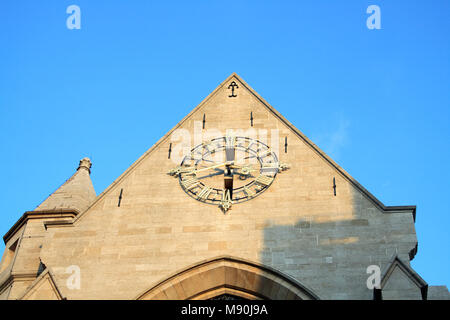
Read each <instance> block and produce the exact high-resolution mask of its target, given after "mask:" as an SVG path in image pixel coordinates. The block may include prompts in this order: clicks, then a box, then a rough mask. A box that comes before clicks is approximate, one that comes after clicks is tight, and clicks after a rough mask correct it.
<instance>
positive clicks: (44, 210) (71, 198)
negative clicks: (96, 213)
mask: <svg viewBox="0 0 450 320" xmlns="http://www.w3.org/2000/svg"><path fill="white" fill-rule="evenodd" d="M91 166H92V163H91V160H89V158H83V159H82V160H80V163H79V165H78V168H77V171H76V172H75V173H74V174H73V175H72V176H71V177H70V178H69V179H68V180H67V181H66V182H64V183H63V184H62V185H61V186H60V187H59V188H58V189H57V190H56V191H55V192H53V193H52V194H51V195H50V196H49V197H48V198H47V199H45V200H44V202H42V203H41V204H40V205H39V206H38V207H37V208H36V209H35V210H33V211H27V212H25V213H24V214H23V215H22V217H20V218H19V220H18V221H17V222H16V223H15V224H14V226H13V227H12V228H11V229H10V230H9V231H8V232H7V233H6V234H5V236H4V237H3V240H4V241H5V247H6V248H5V253H4V254H3V258H2V262H1V265H0V299H16V298H18V297H19V296H20V295H21V294H22V292H23V291H24V289H25V288H27V287H28V286H29V285H31V284H32V283H33V281H34V280H35V279H36V277H37V276H39V275H40V274H42V275H43V276H44V275H45V276H46V277H50V278H51V273H50V271H49V270H47V269H45V268H46V267H45V262H43V261H42V260H41V250H42V247H43V239H44V237H45V235H46V227H45V226H44V222H45V223H51V222H62V221H71V220H72V219H73V218H75V217H76V216H77V215H78V214H80V213H81V212H83V211H84V210H86V209H87V208H88V207H89V206H90V205H91V204H92V202H93V201H94V200H95V198H96V195H95V190H94V186H93V185H92V181H91V178H90V173H91ZM44 269H45V272H44ZM15 278H20V279H21V280H20V281H15Z"/></svg>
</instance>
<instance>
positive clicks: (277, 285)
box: [137, 256, 319, 300]
mask: <svg viewBox="0 0 450 320" xmlns="http://www.w3.org/2000/svg"><path fill="white" fill-rule="evenodd" d="M222 294H230V295H235V296H238V297H241V298H245V299H271V300H272V299H273V300H291V299H297V300H316V299H319V297H318V296H317V295H315V294H314V293H313V292H312V291H311V290H309V289H308V288H306V287H305V286H303V285H302V284H300V283H299V282H298V281H296V280H295V279H293V278H291V277H289V276H287V275H284V274H282V273H281V272H279V271H277V270H275V269H273V268H270V267H268V266H264V265H262V264H258V263H255V262H251V261H247V260H243V259H238V258H234V257H230V256H221V257H216V258H213V259H210V260H205V261H202V262H200V263H198V264H195V265H193V266H190V267H188V268H185V269H183V270H180V271H178V272H176V273H174V274H173V275H171V276H169V277H168V278H166V279H165V280H163V281H161V282H159V283H157V284H156V285H154V286H152V287H151V288H150V289H149V290H146V291H145V292H143V293H142V294H140V295H139V296H138V297H137V299H139V300H167V299H169V300H186V299H189V300H203V299H209V298H213V297H215V296H218V295H222Z"/></svg>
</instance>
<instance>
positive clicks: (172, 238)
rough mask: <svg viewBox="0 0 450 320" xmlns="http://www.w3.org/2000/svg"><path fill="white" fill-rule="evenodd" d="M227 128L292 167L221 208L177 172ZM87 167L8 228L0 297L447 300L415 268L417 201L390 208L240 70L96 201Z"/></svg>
mask: <svg viewBox="0 0 450 320" xmlns="http://www.w3.org/2000/svg"><path fill="white" fill-rule="evenodd" d="M233 81H234V83H235V84H236V87H234V88H233V87H230V85H231V84H232V82H233ZM232 90H234V91H233V92H232ZM230 96H231V97H230ZM230 130H232V131H233V132H234V133H237V134H240V135H249V134H256V135H257V137H258V138H259V139H262V140H265V141H267V144H268V145H270V146H272V147H273V150H274V152H275V153H276V154H277V156H278V158H279V160H280V161H282V162H285V163H288V164H289V165H290V168H289V169H288V170H287V171H284V172H282V173H280V174H277V176H276V178H275V180H274V182H273V183H272V185H271V186H270V187H269V188H267V190H266V191H265V192H264V193H262V194H261V195H259V196H258V197H255V198H254V199H251V200H249V201H246V202H243V203H239V204H233V206H232V208H231V209H230V210H229V211H227V212H226V213H223V212H222V211H221V210H219V208H218V207H217V206H215V205H211V204H207V203H202V202H200V201H197V200H195V199H193V198H192V197H189V196H188V195H187V194H186V192H185V191H184V190H183V189H182V188H181V187H180V183H179V182H178V181H177V179H176V178H174V177H171V176H169V175H168V174H167V172H168V171H169V170H171V169H173V168H174V167H175V166H177V165H178V164H179V159H181V151H182V150H181V149H180V147H179V146H180V143H181V141H182V139H184V138H185V137H186V135H188V136H190V138H189V140H188V142H189V143H188V144H190V145H191V147H194V146H195V145H197V144H198V143H201V142H203V141H208V140H210V139H212V138H215V137H218V136H224V135H225V133H226V132H230ZM180 132H181V133H183V132H184V133H185V134H184V135H180ZM199 132H200V133H201V137H200V138H198V135H195V133H199ZM185 142H186V141H185ZM286 145H287V146H286ZM187 149H189V148H187ZM169 150H170V151H169ZM169 153H170V159H169ZM89 168H90V161H89V160H88V159H83V160H82V161H81V162H80V166H79V168H78V170H77V172H76V173H75V174H74V176H72V177H71V178H70V179H69V180H68V181H67V182H66V183H65V184H64V185H63V186H62V187H61V188H60V189H58V190H57V191H56V192H55V193H54V194H53V195H51V196H50V197H49V198H48V199H47V200H46V201H44V203H43V204H41V205H40V206H39V207H38V208H37V209H36V210H34V211H30V212H26V213H25V214H24V215H23V216H22V218H21V219H20V220H19V221H18V222H17V223H16V224H15V225H14V226H13V227H12V228H11V230H10V231H9V232H8V233H7V234H6V235H5V237H4V240H5V243H6V250H5V253H4V255H3V259H2V265H1V269H0V270H1V273H0V298H3V299H61V298H66V299H205V298H211V297H214V296H217V295H220V294H232V295H236V296H240V297H243V298H249V299H373V298H374V296H381V297H382V298H384V299H426V298H435V299H438V298H440V299H447V298H448V290H447V289H446V288H445V287H443V288H441V287H436V288H433V289H432V290H430V293H431V292H432V293H433V294H432V296H430V295H428V296H427V292H428V290H429V289H431V288H428V286H427V285H426V283H425V281H423V280H422V279H421V278H420V277H419V276H418V275H417V274H415V272H414V271H413V270H412V269H411V267H410V265H409V261H410V259H412V258H413V257H414V255H415V253H416V251H417V238H416V233H415V228H414V220H415V207H414V206H395V207H388V206H384V205H383V204H382V203H381V202H380V201H379V200H377V199H376V198H375V197H374V196H373V195H371V194H370V193H369V192H368V191H367V190H365V189H364V188H363V187H362V186H361V185H360V184H359V183H358V182H356V181H355V180H354V179H353V178H352V177H351V176H350V175H349V174H348V173H346V172H345V171H344V170H343V169H342V168H340V167H339V166H338V165H337V164H336V163H335V162H334V161H333V160H331V159H330V158H329V157H328V156H327V155H325V154H324V153H323V152H322V151H321V150H320V149H319V148H318V147H317V146H316V145H314V144H313V143H312V142H311V141H310V140H309V139H308V138H306V137H305V136H304V135H303V134H302V133H301V132H300V131H298V129H296V128H294V127H293V126H292V125H291V124H290V123H289V122H288V121H287V120H286V119H285V118H284V117H282V116H281V115H280V114H279V113H278V112H277V111H276V110H275V109H274V108H272V107H271V106H270V105H269V104H268V103H267V102H265V101H264V100H263V99H262V98H261V97H260V96H259V95H258V94H257V93H255V92H254V90H252V89H251V88H250V87H249V86H248V84H246V83H245V82H244V81H243V80H242V79H241V78H240V77H238V76H237V75H236V74H232V75H231V76H230V77H228V78H227V79H226V80H225V81H224V82H223V83H222V84H221V85H219V87H218V88H217V89H216V90H215V91H213V92H212V93H211V94H210V95H209V96H208V97H207V98H206V99H205V100H204V101H203V102H202V103H201V104H200V105H199V106H197V107H196V108H195V109H194V110H193V111H192V112H191V113H190V114H188V115H187V116H186V117H185V118H184V119H183V120H182V121H181V122H180V123H179V124H178V125H177V126H176V127H175V128H173V129H172V130H171V131H170V132H169V133H167V134H166V135H165V136H164V137H162V138H161V139H160V140H159V141H158V142H157V143H156V144H155V145H154V146H153V147H152V148H150V149H149V150H148V151H147V152H146V153H145V154H144V155H143V156H141V157H140V158H139V159H138V160H137V161H136V162H135V163H134V164H133V165H131V167H130V168H129V169H127V170H126V171H125V172H124V173H123V174H122V175H121V176H120V177H119V178H117V179H116V180H115V181H114V182H113V183H112V184H111V185H110V186H109V187H108V188H107V189H106V190H105V191H104V192H103V193H102V194H100V195H98V196H95V191H94V190H93V187H92V183H91V181H90V178H89V172H90V171H89ZM119 202H120V205H119ZM370 265H376V266H379V267H380V270H385V271H384V273H383V274H382V275H381V276H382V282H381V287H380V289H376V290H372V289H368V287H367V284H366V282H367V278H368V276H369V275H368V274H367V272H366V269H367V267H368V266H370ZM70 270H72V271H70ZM73 270H79V273H77V272H75V271H73ZM75 276H77V278H76V279H75V280H74V277H75ZM78 276H79V277H78ZM78 280H79V282H77V281H78ZM73 281H74V282H73ZM77 283H78V284H79V286H77V285H76V284H77ZM74 284H75V285H74ZM377 290H379V292H380V293H381V294H379V295H377V293H376V291H377Z"/></svg>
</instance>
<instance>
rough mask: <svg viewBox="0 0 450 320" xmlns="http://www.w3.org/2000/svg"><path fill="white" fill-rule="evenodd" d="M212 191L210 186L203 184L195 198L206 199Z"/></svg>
mask: <svg viewBox="0 0 450 320" xmlns="http://www.w3.org/2000/svg"><path fill="white" fill-rule="evenodd" d="M212 191H213V189H212V188H210V187H207V186H204V187H203V189H202V190H201V191H200V192H199V193H198V195H197V199H199V200H206V199H208V197H209V195H210V194H211V192H212Z"/></svg>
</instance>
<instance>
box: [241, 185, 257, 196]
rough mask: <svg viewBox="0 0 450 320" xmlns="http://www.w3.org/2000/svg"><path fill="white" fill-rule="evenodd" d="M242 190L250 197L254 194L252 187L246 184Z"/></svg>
mask: <svg viewBox="0 0 450 320" xmlns="http://www.w3.org/2000/svg"><path fill="white" fill-rule="evenodd" d="M244 192H245V194H246V195H247V197H249V198H252V197H254V196H255V194H256V192H255V191H253V190H252V189H249V188H247V186H245V187H244Z"/></svg>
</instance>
